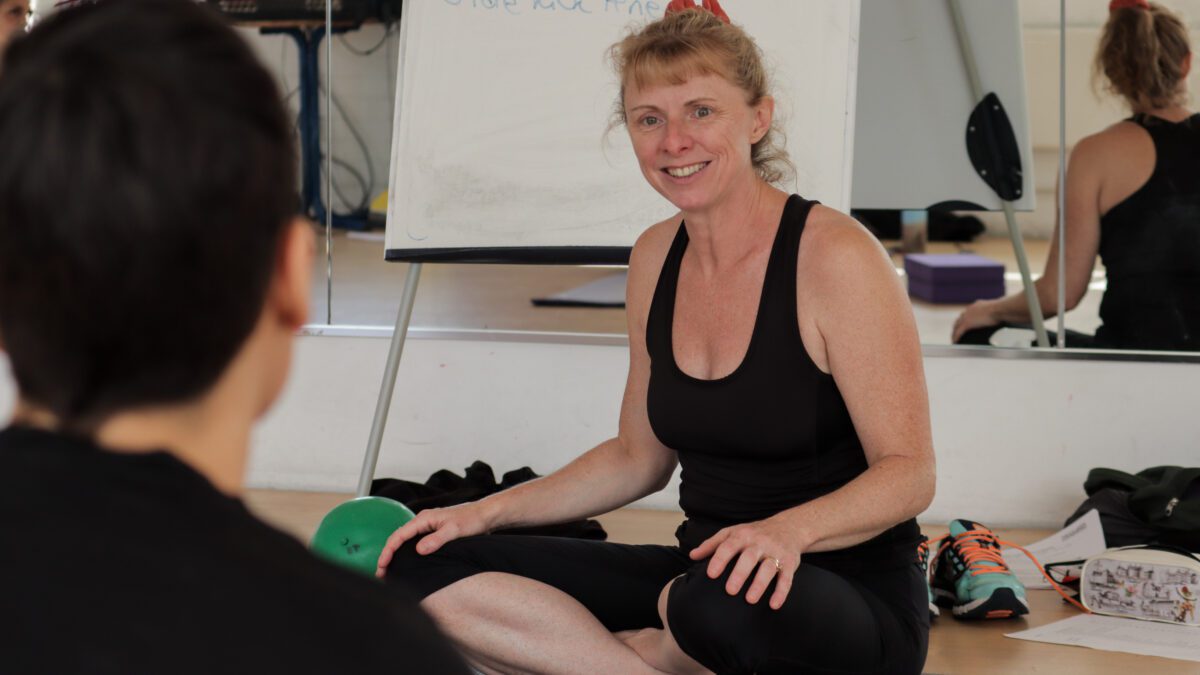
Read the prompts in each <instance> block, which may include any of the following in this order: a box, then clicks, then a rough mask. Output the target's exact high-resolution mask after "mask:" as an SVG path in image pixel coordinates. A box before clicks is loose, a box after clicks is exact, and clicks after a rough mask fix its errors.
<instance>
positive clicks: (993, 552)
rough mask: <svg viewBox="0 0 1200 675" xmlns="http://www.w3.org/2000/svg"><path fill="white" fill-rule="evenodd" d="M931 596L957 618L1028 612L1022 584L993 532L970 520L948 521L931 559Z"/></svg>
mask: <svg viewBox="0 0 1200 675" xmlns="http://www.w3.org/2000/svg"><path fill="white" fill-rule="evenodd" d="M930 586H931V587H932V589H933V596H934V600H935V601H936V602H937V604H939V605H941V606H943V607H952V608H953V610H954V618H956V619H1006V618H1009V617H1014V616H1020V615H1022V614H1028V613H1029V602H1028V601H1027V600H1026V599H1025V585H1024V584H1022V583H1021V582H1020V581H1019V580H1018V579H1017V577H1016V576H1015V575H1014V574H1013V573H1012V572H1011V571H1009V569H1008V564H1007V563H1005V562H1004V556H1003V555H1001V553H1000V540H999V539H998V538H997V537H996V535H995V533H994V532H992V531H991V530H989V529H988V528H986V527H984V526H983V525H980V524H979V523H976V522H972V521H970V520H962V519H960V520H955V521H953V522H951V523H950V534H948V535H946V543H945V544H943V545H942V546H941V548H940V549H939V550H938V553H937V555H936V556H934V561H933V571H932V573H931V574H930Z"/></svg>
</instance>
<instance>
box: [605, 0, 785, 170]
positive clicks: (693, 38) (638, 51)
mask: <svg viewBox="0 0 1200 675" xmlns="http://www.w3.org/2000/svg"><path fill="white" fill-rule="evenodd" d="M609 57H610V59H611V60H612V64H613V68H614V70H616V73H617V76H618V77H619V78H620V81H621V93H620V95H619V96H618V98H617V102H616V109H615V110H614V113H613V123H612V125H610V128H611V127H613V126H617V125H622V124H625V123H626V122H627V120H626V119H625V105H624V102H625V90H626V87H627V86H628V85H630V84H633V85H634V86H635V87H637V88H639V89H640V88H643V87H646V86H653V85H661V84H670V85H678V84H683V83H684V82H686V81H687V80H688V78H691V77H694V76H698V75H701V76H702V75H719V76H721V77H724V78H725V79H726V80H728V81H729V82H731V83H733V84H734V85H736V86H737V87H739V88H740V89H741V90H742V91H744V92H745V93H746V103H747V104H749V105H752V106H753V105H758V103H760V102H761V101H762V100H763V99H764V98H766V97H768V96H770V91H769V82H768V77H767V72H766V69H765V68H763V63H762V53H761V52H760V51H759V49H758V45H756V44H755V43H754V40H753V38H751V37H750V36H749V35H747V34H746V32H745V31H744V30H742V29H741V28H739V27H738V26H734V25H732V24H729V23H725V22H724V21H722V20H721V19H718V18H717V17H716V16H714V15H713V14H712V13H710V12H708V11H707V10H704V9H700V8H692V9H687V10H684V11H680V12H673V13H671V14H668V15H666V16H664V17H663V18H662V19H659V20H658V21H655V22H653V23H651V24H648V25H646V26H644V27H643V28H641V30H638V31H635V32H633V33H631V34H630V35H628V36H626V37H625V39H623V40H621V41H620V42H618V43H616V44H615V45H613V46H612V47H611V48H610V49H609ZM782 136H783V132H782V131H780V129H779V128H778V126H777V125H776V123H775V122H774V121H772V123H771V128H770V129H768V130H767V133H766V134H764V135H763V137H762V138H761V139H759V141H758V142H757V143H755V144H754V145H752V146H751V148H750V161H751V163H752V164H753V166H754V170H755V171H756V172H757V173H758V175H759V176H760V177H761V178H762V179H763V180H765V181H767V182H768V183H781V182H783V181H784V180H786V179H788V178H790V177H792V176H793V175H794V174H795V167H793V166H792V163H791V161H790V160H789V159H788V156H787V151H786V150H784V149H783V147H782V145H781V144H780V143H778V142H777V140H776V139H780V138H782Z"/></svg>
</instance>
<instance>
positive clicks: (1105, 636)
mask: <svg viewBox="0 0 1200 675" xmlns="http://www.w3.org/2000/svg"><path fill="white" fill-rule="evenodd" d="M1005 637H1010V638H1016V639H1018V640H1032V641H1033V642H1049V643H1050V644H1056V645H1073V646H1076V647H1090V648H1092V649H1100V650H1103V651H1109V652H1126V653H1129V654H1141V655H1143V656H1161V657H1164V658H1168V659H1182V660H1184V661H1197V662H1200V628H1196V627H1194V626H1176V625H1172V624H1169V623H1159V622H1157V621H1139V620H1138V619H1123V618H1120V617H1116V616H1099V615H1096V614H1080V615H1079V616H1073V617H1071V618H1070V619H1063V620H1062V621H1056V622H1054V623H1051V624H1046V625H1045V626H1038V627H1037V628H1031V629H1029V630H1023V631H1020V632H1017V633H1006V634H1005Z"/></svg>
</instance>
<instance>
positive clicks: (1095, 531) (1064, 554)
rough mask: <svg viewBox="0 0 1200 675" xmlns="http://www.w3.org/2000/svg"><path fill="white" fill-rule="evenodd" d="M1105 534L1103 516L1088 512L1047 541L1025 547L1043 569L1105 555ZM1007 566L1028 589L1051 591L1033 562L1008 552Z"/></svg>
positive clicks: (1012, 549) (1012, 550) (1006, 555)
mask: <svg viewBox="0 0 1200 675" xmlns="http://www.w3.org/2000/svg"><path fill="white" fill-rule="evenodd" d="M1105 548H1107V547H1106V546H1105V544H1104V531H1103V530H1102V529H1100V512H1099V511H1097V510H1096V509H1092V510H1091V511H1088V512H1087V513H1086V514H1084V516H1083V517H1082V518H1080V519H1079V520H1076V521H1075V522H1073V523H1071V524H1070V526H1068V527H1065V528H1063V529H1061V530H1059V531H1058V532H1055V533H1054V534H1052V535H1050V536H1049V537H1046V538H1045V539H1043V540H1041V541H1039V542H1037V543H1035V544H1030V545H1029V546H1026V547H1025V550H1027V551H1029V552H1030V553H1032V554H1033V555H1034V557H1036V558H1037V559H1038V562H1039V563H1041V564H1042V565H1043V566H1045V565H1048V564H1049V563H1054V562H1063V561H1065V560H1081V559H1083V558H1087V557H1089V556H1093V555H1096V554H1097V553H1101V552H1103V551H1104V549H1105ZM1004 562H1006V563H1008V567H1009V569H1010V570H1012V573H1013V574H1015V575H1017V578H1018V579H1020V580H1021V583H1023V584H1025V588H1050V584H1049V583H1047V582H1046V578H1045V577H1043V576H1042V573H1041V572H1039V571H1038V570H1037V568H1036V567H1034V566H1033V563H1032V562H1030V560H1029V558H1028V557H1027V556H1026V555H1025V554H1024V553H1021V552H1020V551H1018V550H1017V549H1015V548H1006V549H1004Z"/></svg>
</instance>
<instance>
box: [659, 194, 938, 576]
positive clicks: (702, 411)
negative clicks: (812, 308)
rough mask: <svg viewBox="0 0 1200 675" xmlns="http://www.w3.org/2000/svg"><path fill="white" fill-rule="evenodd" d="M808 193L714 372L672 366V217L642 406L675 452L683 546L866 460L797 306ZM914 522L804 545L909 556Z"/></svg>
mask: <svg viewBox="0 0 1200 675" xmlns="http://www.w3.org/2000/svg"><path fill="white" fill-rule="evenodd" d="M815 203H816V202H811V201H806V200H804V199H803V198H801V197H799V196H797V195H792V196H791V197H790V198H789V199H788V201H787V205H786V206H785V207H784V210H783V217H782V218H781V219H780V223H779V229H778V232H777V233H776V235H775V243H774V244H773V246H772V248H771V254H770V258H769V261H768V262H767V271H766V276H765V278H764V280H763V287H762V294H761V297H760V299H759V306H758V313H757V316H756V318H755V325H754V328H753V332H752V334H751V337H750V344H749V347H748V348H747V350H746V355H745V357H744V358H743V360H742V363H741V364H740V365H739V366H738V367H737V369H736V370H734V371H733V372H732V373H730V374H729V375H727V376H725V377H722V378H720V379H716V380H702V379H697V378H694V377H691V376H689V375H687V374H686V373H684V372H683V371H682V370H680V369H679V367H678V365H677V364H676V362H675V353H674V349H673V347H672V344H673V339H672V322H673V318H674V315H675V294H676V287H677V283H678V279H679V266H680V262H681V261H682V260H683V254H684V251H685V250H686V249H687V245H688V235H687V229H686V228H685V227H684V225H683V224H682V223H681V224H680V226H679V232H678V234H677V235H676V236H675V241H674V243H673V244H672V245H671V249H670V251H669V252H668V253H667V257H666V260H665V261H664V262H663V267H662V271H661V272H660V273H659V278H658V285H657V287H656V289H655V291H654V299H653V301H652V302H651V305H650V315H649V318H648V321H647V324H646V347H647V350H648V351H649V354H650V361H651V366H650V383H649V389H648V392H647V401H646V405H647V413H648V415H649V419H650V425H651V427H652V428H653V430H654V433H655V434H656V435H657V436H658V439H659V440H660V441H661V442H662V443H663V444H664V445H666V446H667V447H670V448H672V449H674V450H675V451H676V452H677V453H678V455H679V464H680V467H681V470H682V473H681V476H680V478H681V483H680V487H679V497H680V498H679V504H680V507H681V508H682V509H683V511H684V514H685V515H686V516H687V518H688V520H687V521H686V522H685V523H684V524H683V525H681V526H680V529H679V531H678V532H677V533H676V535H677V537H678V538H679V545H680V546H681V547H682V548H683V549H684V550H685V551H688V550H691V549H692V548H694V547H695V546H697V545H698V544H699V543H700V542H702V541H704V539H706V538H708V537H709V536H711V535H712V534H713V533H715V532H716V531H717V530H719V529H720V528H722V527H726V526H728V525H732V524H737V523H745V522H750V521H756V520H761V519H764V518H767V517H770V516H772V515H774V514H776V513H779V512H780V511H784V510H786V509H789V508H791V507H794V506H797V505H799V504H803V503H805V502H807V501H810V500H812V499H815V498H817V497H820V496H821V495H824V494H827V493H829V492H832V491H834V490H836V489H838V488H840V487H842V486H843V485H845V484H846V483H848V482H850V481H851V480H852V479H854V477H856V476H858V475H859V474H860V473H862V472H863V471H865V470H866V469H867V461H866V457H865V455H864V454H863V448H862V444H861V443H860V442H859V439H858V434H857V433H856V432H855V430H854V425H853V423H852V422H851V420H850V413H849V412H848V411H847V409H846V404H845V402H844V401H843V400H842V395H841V393H840V392H839V391H838V388H837V385H836V384H835V383H834V380H833V377H832V376H831V375H828V374H826V373H824V372H822V371H821V370H820V369H819V368H817V366H816V364H815V363H813V361H812V359H811V358H809V355H808V351H807V350H806V349H805V348H804V342H803V340H801V338H800V326H799V321H798V318H797V313H796V260H797V258H798V255H799V245H800V237H801V234H802V233H803V232H804V224H805V221H806V220H807V218H808V214H809V212H810V211H811V209H812V206H813V204H815ZM919 534H920V533H919V530H918V528H917V526H916V522H915V521H912V520H910V521H907V522H905V523H901V524H900V525H897V526H896V527H894V528H892V529H891V530H888V531H887V532H884V533H883V534H882V535H880V536H878V537H876V538H875V539H872V540H870V541H868V542H865V543H863V544H859V545H858V546H855V547H853V548H849V549H844V550H841V551H834V552H829V553H815V554H809V555H806V556H805V560H806V561H807V562H813V563H816V562H820V561H824V562H825V563H826V565H838V566H844V565H853V566H857V567H862V566H864V565H866V566H868V567H880V566H886V567H893V566H899V565H900V564H911V562H912V560H913V559H914V555H915V550H916V548H915V547H916V543H917V539H918V537H919Z"/></svg>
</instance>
